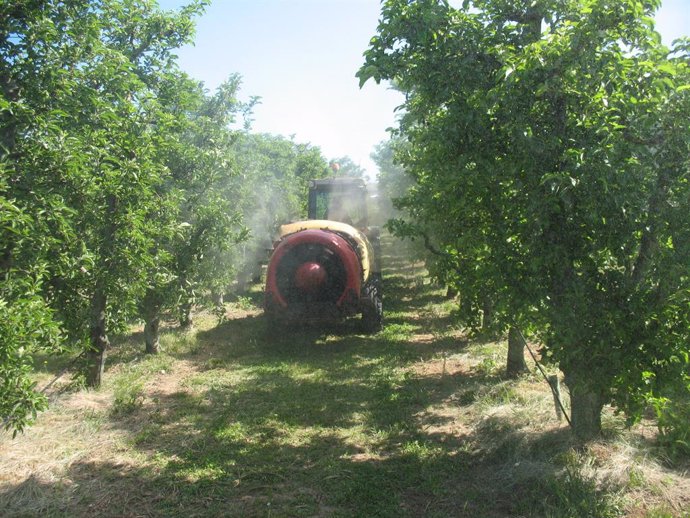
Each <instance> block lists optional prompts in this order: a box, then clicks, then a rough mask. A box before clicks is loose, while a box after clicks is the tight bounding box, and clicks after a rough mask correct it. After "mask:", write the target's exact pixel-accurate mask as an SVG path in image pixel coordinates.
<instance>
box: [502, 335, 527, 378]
mask: <svg viewBox="0 0 690 518" xmlns="http://www.w3.org/2000/svg"><path fill="white" fill-rule="evenodd" d="M525 372H529V369H528V368H527V363H526V362H525V344H524V342H523V341H522V340H521V339H520V335H519V333H518V330H517V328H515V327H511V328H510V329H509V330H508V364H507V366H506V373H507V374H508V376H509V377H511V378H517V377H518V376H519V375H520V374H523V373H525Z"/></svg>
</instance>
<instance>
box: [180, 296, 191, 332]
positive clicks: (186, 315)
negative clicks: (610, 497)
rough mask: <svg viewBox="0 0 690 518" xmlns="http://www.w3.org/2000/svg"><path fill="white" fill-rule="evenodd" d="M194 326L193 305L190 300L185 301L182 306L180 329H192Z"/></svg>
mask: <svg viewBox="0 0 690 518" xmlns="http://www.w3.org/2000/svg"><path fill="white" fill-rule="evenodd" d="M193 325H194V320H193V319H192V303H191V301H189V300H185V301H183V302H182V303H181V304H180V327H181V328H182V329H191V328H192V326H193Z"/></svg>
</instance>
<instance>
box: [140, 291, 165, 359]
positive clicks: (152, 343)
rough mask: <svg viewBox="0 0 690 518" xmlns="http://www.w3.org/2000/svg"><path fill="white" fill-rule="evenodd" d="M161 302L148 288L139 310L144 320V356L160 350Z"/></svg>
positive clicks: (157, 294) (159, 297) (154, 292)
mask: <svg viewBox="0 0 690 518" xmlns="http://www.w3.org/2000/svg"><path fill="white" fill-rule="evenodd" d="M161 307H162V301H161V296H160V293H159V292H158V291H157V290H156V289H155V288H150V289H149V290H148V291H147V292H146V295H144V299H143V300H142V303H141V306H140V310H141V315H142V317H143V318H144V343H145V345H146V354H158V351H159V349H160V333H159V327H160V321H161V318H160V312H161Z"/></svg>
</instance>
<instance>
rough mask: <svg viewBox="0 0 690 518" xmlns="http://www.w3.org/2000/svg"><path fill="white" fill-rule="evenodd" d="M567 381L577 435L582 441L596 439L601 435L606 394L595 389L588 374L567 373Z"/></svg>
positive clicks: (571, 416)
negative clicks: (575, 374) (602, 412)
mask: <svg viewBox="0 0 690 518" xmlns="http://www.w3.org/2000/svg"><path fill="white" fill-rule="evenodd" d="M565 376H566V377H565V382H566V385H567V386H568V390H569V391H570V421H571V425H572V428H573V432H574V433H575V436H576V437H577V438H578V439H580V440H582V441H589V440H591V439H596V438H597V437H599V436H600V435H601V411H602V410H603V408H604V396H603V394H602V393H601V392H599V391H596V390H593V389H592V388H591V387H590V385H591V382H590V380H588V379H587V377H586V376H573V375H572V374H569V373H567V372H566V373H565Z"/></svg>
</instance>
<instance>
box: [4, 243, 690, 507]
mask: <svg viewBox="0 0 690 518" xmlns="http://www.w3.org/2000/svg"><path fill="white" fill-rule="evenodd" d="M394 249H395V248H394V247H392V246H391V244H390V243H388V250H394ZM404 255H408V254H401V255H399V256H394V255H392V256H389V257H386V264H387V265H388V268H387V271H386V272H385V297H386V299H385V307H386V323H385V327H384V329H383V330H382V331H381V332H379V333H377V334H375V335H362V334H359V331H358V328H357V326H356V323H354V322H345V323H343V324H341V325H339V326H336V327H334V328H331V329H328V330H319V329H315V328H310V329H302V330H299V329H297V330H291V331H290V332H286V331H285V330H275V329H267V328H266V325H265V322H264V320H263V318H262V317H261V312H260V310H259V309H257V305H256V301H257V300H260V287H259V286H255V287H253V288H252V290H251V291H250V292H249V293H247V294H244V295H242V296H241V297H238V298H237V300H235V301H234V302H231V303H229V304H228V305H227V310H228V311H227V319H226V320H225V321H224V322H223V323H221V324H217V319H216V318H215V317H214V316H213V315H206V314H200V315H197V316H196V319H195V321H196V325H197V328H196V330H195V331H193V332H190V333H183V332H180V331H177V330H175V329H172V328H170V329H166V330H165V331H164V333H163V336H162V339H161V348H162V353H161V354H159V355H158V356H155V357H147V356H145V355H143V354H142V350H143V343H142V336H141V330H140V329H133V330H132V333H131V334H130V335H128V336H125V337H121V338H120V339H119V340H117V341H115V346H114V348H113V350H112V353H111V356H110V358H109V362H108V370H107V372H106V376H105V380H106V381H105V383H104V385H103V387H102V388H101V389H99V390H98V391H88V390H78V391H71V392H60V390H59V388H58V390H57V393H56V397H55V401H54V403H53V405H52V407H51V409H50V410H49V411H47V412H45V413H44V414H42V415H41V416H40V417H39V420H38V422H37V424H36V425H35V426H34V427H33V428H31V429H30V430H28V431H27V432H26V433H25V434H24V435H23V436H19V437H18V438H17V439H15V440H11V438H10V436H9V435H5V436H2V438H1V440H0V515H2V516H37V515H45V516H93V515H102V516H185V517H186V516H189V517H192V516H243V517H244V516H262V517H263V516H343V517H344V516H362V517H364V516H366V517H369V516H391V517H393V516H395V517H398V516H430V517H433V516H473V517H474V516H477V517H482V516H484V517H502V516H525V517H542V516H551V517H619V516H631V517H645V516H646V517H648V518H652V517H679V516H688V511H689V507H688V506H689V505H690V500H689V497H688V495H689V494H690V478H689V477H688V476H687V474H686V472H684V471H683V468H682V467H679V466H676V467H675V468H671V467H669V466H667V465H664V463H663V462H662V460H661V459H659V458H658V456H657V451H658V450H657V449H655V443H654V437H653V434H652V433H651V431H650V430H651V429H652V428H651V427H650V426H649V425H648V424H647V425H645V426H639V427H637V428H634V429H632V430H627V429H624V428H623V427H622V425H621V420H620V419H619V418H618V417H616V416H615V415H613V414H610V415H608V414H607V416H606V419H605V423H606V426H607V431H608V433H607V435H606V437H608V439H606V440H603V441H601V442H599V443H593V444H590V445H588V446H587V447H585V448H582V447H578V446H577V445H576V444H575V443H574V442H573V440H572V437H571V436H570V433H569V431H568V429H567V427H566V425H565V423H563V422H559V421H558V420H556V418H555V414H554V410H553V400H552V398H551V394H550V391H549V389H548V387H547V386H546V384H545V383H544V382H543V380H541V378H540V377H538V376H536V375H533V374H530V375H526V376H523V377H521V378H519V379H517V380H510V379H507V378H505V377H504V376H503V362H504V358H505V354H506V344H505V342H504V341H499V342H487V341H483V342H482V341H473V340H469V339H468V338H467V337H466V336H465V335H464V334H463V333H462V331H461V330H460V329H458V328H457V327H456V326H455V323H454V321H453V318H452V314H451V313H452V309H453V302H452V301H447V300H445V299H444V297H443V294H444V293H443V290H442V289H440V288H438V287H435V286H434V285H433V284H431V283H430V282H429V281H428V279H427V278H426V277H425V271H424V269H423V268H422V265H420V264H410V263H409V262H405V261H404V260H402V259H401V257H403V256H404ZM57 364H59V362H56V365H55V366H54V367H52V370H51V362H48V363H47V364H46V367H45V369H44V372H42V373H41V374H40V376H41V377H42V379H43V378H45V379H47V378H49V374H50V373H51V372H55V371H56V369H58V367H59V365H57Z"/></svg>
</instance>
